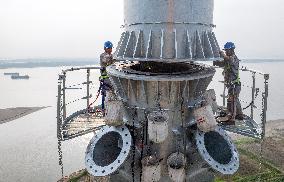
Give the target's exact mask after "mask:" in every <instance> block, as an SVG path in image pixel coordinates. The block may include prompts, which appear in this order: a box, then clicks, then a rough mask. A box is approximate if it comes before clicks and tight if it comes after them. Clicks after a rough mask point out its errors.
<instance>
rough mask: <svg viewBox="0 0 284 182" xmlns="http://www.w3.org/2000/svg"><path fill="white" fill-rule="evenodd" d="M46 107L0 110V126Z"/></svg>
mask: <svg viewBox="0 0 284 182" xmlns="http://www.w3.org/2000/svg"><path fill="white" fill-rule="evenodd" d="M45 108H47V107H15V108H7V109H0V124H3V123H7V122H10V121H13V120H16V119H19V118H21V117H24V116H26V115H28V114H31V113H33V112H36V111H39V110H41V109H45Z"/></svg>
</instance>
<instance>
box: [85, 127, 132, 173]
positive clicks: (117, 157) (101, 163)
mask: <svg viewBox="0 0 284 182" xmlns="http://www.w3.org/2000/svg"><path fill="white" fill-rule="evenodd" d="M131 145H132V136H131V134H130V132H129V130H128V128H127V127H126V126H125V125H122V126H119V127H114V126H104V127H102V128H101V129H100V130H99V131H98V132H96V135H95V136H94V137H93V138H92V139H91V141H90V143H89V145H88V147H87V150H86V155H85V165H86V169H87V171H88V172H89V173H90V174H92V175H93V176H107V175H109V174H111V173H113V172H115V171H116V170H117V169H118V168H119V167H120V166H121V165H122V164H123V163H124V161H125V160H126V159H127V157H128V154H129V152H130V149H131Z"/></svg>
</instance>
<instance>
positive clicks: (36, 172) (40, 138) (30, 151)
mask: <svg viewBox="0 0 284 182" xmlns="http://www.w3.org/2000/svg"><path fill="white" fill-rule="evenodd" d="M241 65H243V66H247V67H249V68H252V69H256V70H260V71H263V72H266V73H270V80H269V99H268V114H267V117H268V120H274V119H282V118H284V112H283V110H284V92H283V90H284V81H283V79H284V71H283V68H284V62H282V61H273V62H271V61H270V62H265V61H257V62H243V63H242V64H241ZM62 69H63V68H62V67H52V68H51V67H45V68H9V69H0V83H1V86H0V108H1V109H4V108H10V107H37V106H50V107H48V108H46V109H43V110H40V111H38V112H35V113H32V114H30V115H27V116H24V117H22V118H20V119H17V120H14V121H11V122H8V123H4V124H1V125H0V164H1V165H0V176H1V178H0V181H1V182H2V181H3V182H10V181H11V182H14V181H19V182H20V181H24V182H26V181H36V182H37V181H39V182H51V181H57V180H58V179H59V178H60V177H61V170H60V166H59V165H58V148H57V147H58V143H57V138H56V103H57V102H56V95H57V82H58V74H59V73H60V72H61V70H62ZM4 72H19V73H20V74H23V75H25V74H28V75H29V76H30V79H29V80H12V79H10V77H9V76H4V74H3V73H4ZM85 74H86V73H85V72H78V73H76V74H74V75H73V77H72V79H71V80H67V82H68V83H67V84H70V85H71V84H72V83H81V82H82V80H85V76H84V75H85ZM97 76H98V72H95V73H94V74H92V76H91V78H92V79H95V80H96V78H97ZM259 78H261V77H259ZM218 80H222V74H221V70H220V69H219V70H217V72H216V75H215V77H214V80H213V82H212V83H211V84H210V86H209V87H210V88H214V89H215V90H216V92H217V95H220V94H221V92H222V88H223V87H222V84H220V83H218ZM241 80H242V83H243V84H245V83H250V82H251V77H250V75H249V74H248V73H244V74H241ZM258 80H261V81H259V82H257V87H258V88H260V89H262V88H263V79H258ZM248 85H249V84H248ZM93 86H94V87H93V90H92V92H93V94H95V93H96V89H97V86H98V82H97V81H95V82H94V85H93ZM83 91H84V89H82V90H73V91H70V92H73V93H74V99H76V98H77V97H81V95H80V94H79V92H83ZM68 92H69V91H68ZM77 92H78V93H77ZM260 96H261V93H260V94H259V96H258V98H257V99H258V100H259V99H260ZM249 97H250V92H249V88H246V87H243V90H242V94H241V98H246V99H247V102H250V100H249ZM68 99H70V100H72V98H68ZM217 100H218V102H219V104H220V105H221V104H222V103H220V102H221V101H222V99H221V98H218V99H217ZM246 104H247V103H243V106H246ZM259 104H260V103H259ZM85 105H86V104H85V102H84V101H80V102H76V104H73V105H72V106H70V108H68V109H69V112H73V111H76V110H78V109H81V108H83V107H85ZM258 109H260V107H258ZM248 111H249V110H248ZM248 111H246V112H248ZM258 118H259V117H256V119H258ZM258 122H259V120H258ZM91 137H92V134H88V135H85V136H82V137H78V138H76V139H73V140H71V141H67V142H63V143H62V151H63V164H64V175H68V174H70V173H72V172H74V171H76V170H79V169H82V168H84V153H85V149H86V146H87V144H88V142H89V140H90V138H91Z"/></svg>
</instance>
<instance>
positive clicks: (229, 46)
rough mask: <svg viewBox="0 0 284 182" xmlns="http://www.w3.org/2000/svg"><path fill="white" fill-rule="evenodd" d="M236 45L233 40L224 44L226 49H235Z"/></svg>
mask: <svg viewBox="0 0 284 182" xmlns="http://www.w3.org/2000/svg"><path fill="white" fill-rule="evenodd" d="M235 48H236V46H235V44H234V43H233V42H227V43H226V44H225V45H224V50H227V49H235Z"/></svg>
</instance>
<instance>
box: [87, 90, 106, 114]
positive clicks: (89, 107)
mask: <svg viewBox="0 0 284 182" xmlns="http://www.w3.org/2000/svg"><path fill="white" fill-rule="evenodd" d="M101 88H102V86H101V85H100V88H99V90H98V92H97V95H96V99H95V100H94V102H92V103H91V104H90V105H89V106H88V108H87V110H88V111H90V110H91V106H92V105H93V104H94V103H95V102H96V101H97V100H98V98H99V96H100V93H101Z"/></svg>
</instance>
